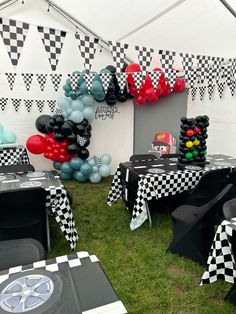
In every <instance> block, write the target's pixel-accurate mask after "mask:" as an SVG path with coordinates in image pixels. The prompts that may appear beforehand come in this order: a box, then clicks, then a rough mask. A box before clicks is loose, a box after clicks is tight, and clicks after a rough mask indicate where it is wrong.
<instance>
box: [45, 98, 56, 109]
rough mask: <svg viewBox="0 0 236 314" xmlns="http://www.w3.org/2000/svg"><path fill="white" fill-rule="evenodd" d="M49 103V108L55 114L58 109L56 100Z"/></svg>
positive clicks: (48, 101)
mask: <svg viewBox="0 0 236 314" xmlns="http://www.w3.org/2000/svg"><path fill="white" fill-rule="evenodd" d="M47 103H48V107H49V109H50V111H51V112H54V111H55V108H56V100H55V99H53V100H47Z"/></svg>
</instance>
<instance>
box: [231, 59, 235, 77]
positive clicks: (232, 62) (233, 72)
mask: <svg viewBox="0 0 236 314" xmlns="http://www.w3.org/2000/svg"><path fill="white" fill-rule="evenodd" d="M229 62H230V63H231V69H232V74H233V77H235V74H236V59H232V58H231V59H229Z"/></svg>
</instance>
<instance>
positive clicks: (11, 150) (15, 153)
mask: <svg viewBox="0 0 236 314" xmlns="http://www.w3.org/2000/svg"><path fill="white" fill-rule="evenodd" d="M29 163H30V162H29V157H28V154H27V150H26V148H25V147H23V146H22V147H7V146H6V147H3V148H2V150H1V148H0V166H7V165H17V164H29Z"/></svg>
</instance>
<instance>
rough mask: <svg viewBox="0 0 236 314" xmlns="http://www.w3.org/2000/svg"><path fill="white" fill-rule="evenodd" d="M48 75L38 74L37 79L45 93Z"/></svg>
mask: <svg viewBox="0 0 236 314" xmlns="http://www.w3.org/2000/svg"><path fill="white" fill-rule="evenodd" d="M47 76H48V75H47V74H36V77H37V81H38V83H39V87H40V89H41V91H42V92H43V91H44V88H45V85H46V81H47Z"/></svg>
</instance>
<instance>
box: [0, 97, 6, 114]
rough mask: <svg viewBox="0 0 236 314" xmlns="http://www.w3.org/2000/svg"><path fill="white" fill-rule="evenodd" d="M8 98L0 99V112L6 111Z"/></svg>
mask: <svg viewBox="0 0 236 314" xmlns="http://www.w3.org/2000/svg"><path fill="white" fill-rule="evenodd" d="M7 102H8V98H3V97H2V98H0V108H1V110H2V111H4V110H5V109H6V106H7Z"/></svg>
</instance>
